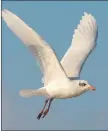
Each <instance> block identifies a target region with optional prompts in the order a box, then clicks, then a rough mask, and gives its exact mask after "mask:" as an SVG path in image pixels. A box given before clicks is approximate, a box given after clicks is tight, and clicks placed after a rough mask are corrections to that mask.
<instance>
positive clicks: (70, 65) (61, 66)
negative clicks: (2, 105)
mask: <svg viewBox="0 0 108 131" xmlns="http://www.w3.org/2000/svg"><path fill="white" fill-rule="evenodd" d="M2 17H3V19H4V21H5V22H6V24H7V26H8V27H9V28H10V29H11V30H12V31H13V32H14V33H15V34H16V36H18V37H19V38H20V39H21V40H22V41H23V43H24V44H25V45H26V46H27V47H28V48H29V49H30V50H31V51H32V53H33V55H34V56H35V57H36V58H37V59H38V60H39V62H40V65H41V69H42V72H43V75H44V78H43V81H44V87H42V88H39V89H32V90H21V91H20V95H21V96H24V97H30V96H34V95H44V96H46V97H48V98H50V99H54V98H72V97H76V96H79V95H81V94H82V93H84V92H86V91H88V90H95V88H94V87H92V86H90V85H89V84H88V82H87V81H84V80H78V79H77V77H79V76H80V72H81V69H82V67H83V64H84V62H85V60H86V59H87V57H88V56H89V54H90V53H91V52H92V50H93V49H94V48H95V46H96V41H97V34H98V28H97V24H96V20H95V18H94V17H93V16H92V15H91V14H88V13H84V16H82V19H81V20H80V24H79V25H78V27H77V29H76V30H75V31H74V35H73V39H72V43H71V46H70V48H69V49H68V51H67V52H66V54H65V55H64V57H63V59H62V60H61V63H60V62H59V61H58V59H57V56H56V54H55V52H54V51H53V49H52V48H51V47H50V46H49V45H48V43H47V42H46V41H45V40H43V39H42V38H41V37H40V36H39V35H38V34H37V33H36V32H35V31H34V30H33V29H32V28H30V27H29V26H28V25H27V24H25V23H24V22H23V21H22V20H21V19H20V18H19V17H17V16H16V15H15V14H13V13H12V12H10V11H8V10H3V11H2ZM70 78H71V79H70ZM73 78H74V79H73ZM75 78H76V79H75ZM42 113H43V112H42ZM42 113H41V115H42ZM38 118H39V119H40V116H38Z"/></svg>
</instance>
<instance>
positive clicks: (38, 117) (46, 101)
mask: <svg viewBox="0 0 108 131" xmlns="http://www.w3.org/2000/svg"><path fill="white" fill-rule="evenodd" d="M48 101H49V99H47V100H45V104H44V107H43V109H42V111H41V112H40V113H39V115H38V116H37V119H38V120H39V119H40V118H41V116H42V114H43V112H44V109H45V107H46V105H47V103H48Z"/></svg>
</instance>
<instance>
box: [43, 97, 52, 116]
mask: <svg viewBox="0 0 108 131" xmlns="http://www.w3.org/2000/svg"><path fill="white" fill-rule="evenodd" d="M52 100H53V98H52V99H50V101H49V105H48V108H47V109H46V110H45V111H44V112H43V116H42V118H44V117H45V116H46V115H47V114H48V112H49V109H50V106H51V102H52Z"/></svg>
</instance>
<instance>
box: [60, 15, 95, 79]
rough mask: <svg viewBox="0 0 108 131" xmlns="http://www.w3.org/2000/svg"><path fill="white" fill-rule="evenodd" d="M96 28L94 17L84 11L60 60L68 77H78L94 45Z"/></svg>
mask: <svg viewBox="0 0 108 131" xmlns="http://www.w3.org/2000/svg"><path fill="white" fill-rule="evenodd" d="M97 36H98V28H97V24H96V20H95V18H94V17H93V16H92V15H91V14H87V13H84V16H82V20H81V21H80V24H79V25H78V27H77V29H76V30H75V32H74V35H73V39H72V45H71V46H70V48H69V49H68V51H67V52H66V54H65V55H64V57H63V59H62V60H61V64H62V66H63V68H64V70H65V72H66V74H67V76H68V77H79V75H80V72H81V69H82V67H83V64H84V62H85V61H86V59H87V57H88V56H89V54H90V53H91V52H92V50H93V49H94V48H95V46H96V41H97Z"/></svg>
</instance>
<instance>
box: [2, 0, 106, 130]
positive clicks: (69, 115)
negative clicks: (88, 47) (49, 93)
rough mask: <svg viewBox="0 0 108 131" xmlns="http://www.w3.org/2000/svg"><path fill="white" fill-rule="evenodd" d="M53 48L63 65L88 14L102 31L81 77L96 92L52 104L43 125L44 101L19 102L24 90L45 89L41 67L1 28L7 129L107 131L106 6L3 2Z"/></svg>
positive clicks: (3, 6)
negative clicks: (95, 89)
mask: <svg viewBox="0 0 108 131" xmlns="http://www.w3.org/2000/svg"><path fill="white" fill-rule="evenodd" d="M2 8H3V9H4V8H5V9H9V10H11V11H12V12H13V13H15V14H16V15H18V16H19V17H20V18H22V19H23V20H24V21H25V22H26V23H27V24H28V25H30V26H31V27H32V28H33V29H34V30H36V31H37V32H38V33H39V34H40V35H41V36H42V37H43V38H44V39H45V40H47V42H48V43H49V44H50V45H51V46H52V47H53V48H54V50H55V51H56V53H57V56H58V58H59V60H60V59H61V58H62V57H63V55H64V53H65V52H66V50H67V49H68V47H69V46H70V43H71V39H72V35H73V31H74V29H75V28H76V26H77V24H78V23H79V21H80V19H81V16H82V15H83V13H84V12H85V11H86V12H88V13H91V14H92V15H94V16H95V18H96V20H97V24H98V26H99V35H98V36H99V37H98V45H97V48H96V49H95V50H94V52H93V53H92V54H91V55H90V57H89V59H88V60H87V62H86V64H85V65H84V68H83V71H82V73H81V79H86V80H88V81H89V83H91V84H92V85H94V86H95V87H96V88H97V91H96V92H92V91H91V92H87V93H85V94H84V95H82V96H80V97H78V98H74V99H68V100H54V101H53V103H52V109H51V110H50V112H49V114H48V116H47V117H46V118H45V119H41V120H40V121H38V120H37V119H36V117H37V115H38V113H39V111H40V109H41V108H42V107H43V103H44V97H39V96H38V97H33V98H30V99H27V98H23V97H20V96H19V90H20V89H24V88H25V89H27V88H39V87H42V83H41V77H42V74H41V72H40V69H39V67H38V66H37V63H36V61H35V58H34V57H33V56H32V55H31V53H30V52H29V51H28V49H27V48H26V47H25V46H24V45H23V43H22V42H21V41H20V40H19V39H18V38H17V37H16V36H15V35H14V34H13V33H12V32H11V31H10V30H9V29H8V27H7V26H6V24H5V23H4V22H3V23H2V27H3V28H2V31H3V32H2V92H3V93H2V96H3V97H2V102H3V103H2V104H3V106H2V111H3V112H2V116H3V121H2V122H3V123H2V124H3V129H28V130H30V129H80V130H81V129H82V130H83V129H108V84H107V82H108V76H107V74H108V59H107V57H108V13H107V12H108V2H78V1H77V2H71V1H70V2H62V1H61V2H38V1H37V2H35V1H34V2H26V1H23V2H16V1H14V2H10V1H4V2H2Z"/></svg>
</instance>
